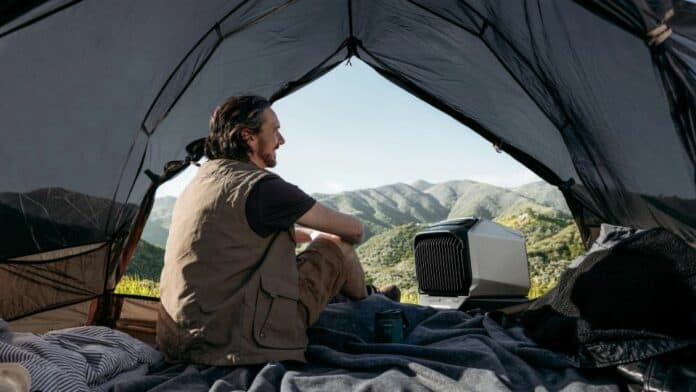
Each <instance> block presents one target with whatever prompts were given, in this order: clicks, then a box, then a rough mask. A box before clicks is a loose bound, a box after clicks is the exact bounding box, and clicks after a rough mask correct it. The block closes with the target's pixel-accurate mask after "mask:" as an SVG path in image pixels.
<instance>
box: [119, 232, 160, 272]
mask: <svg viewBox="0 0 696 392" xmlns="http://www.w3.org/2000/svg"><path fill="white" fill-rule="evenodd" d="M163 266H164V249H162V248H159V247H157V246H154V245H152V244H149V243H148V242H146V241H143V240H140V242H139V243H138V248H137V249H136V250H135V255H134V256H133V259H132V260H131V262H130V264H128V268H126V273H125V275H126V276H132V277H138V278H140V279H147V280H152V281H155V282H159V279H160V273H161V272H162V267H163Z"/></svg>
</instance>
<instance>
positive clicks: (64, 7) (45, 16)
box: [0, 0, 82, 39]
mask: <svg viewBox="0 0 696 392" xmlns="http://www.w3.org/2000/svg"><path fill="white" fill-rule="evenodd" d="M80 2H82V0H73V1H71V2H69V3H66V4H63V5H61V6H60V7H56V8H54V9H52V10H50V11H48V12H46V13H45V14H41V15H38V16H36V17H34V18H33V19H29V20H28V21H26V22H24V23H21V24H20V25H19V26H15V27H13V28H11V29H9V30H7V31H6V32H4V33H2V34H0V39H2V38H5V37H6V36H8V35H10V34H12V33H14V32H17V31H19V30H22V29H24V28H26V27H29V26H31V25H33V24H34V23H37V22H40V21H41V20H43V19H45V18H48V17H49V16H51V15H53V14H56V13H58V12H60V11H63V10H65V9H67V8H70V7H72V6H73V5H75V4H77V3H80ZM29 11H31V10H29ZM27 12H28V11H27Z"/></svg>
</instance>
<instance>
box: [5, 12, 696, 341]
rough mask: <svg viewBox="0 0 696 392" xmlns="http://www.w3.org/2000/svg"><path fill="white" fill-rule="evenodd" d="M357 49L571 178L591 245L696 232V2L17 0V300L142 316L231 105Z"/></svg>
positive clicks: (10, 118) (27, 324)
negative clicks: (147, 249) (143, 273)
mask: <svg viewBox="0 0 696 392" xmlns="http://www.w3.org/2000/svg"><path fill="white" fill-rule="evenodd" d="M352 56H355V57H357V58H359V59H361V60H362V61H364V62H365V63H367V64H368V65H369V66H371V67H372V68H373V69H375V70H376V71H377V72H379V73H380V74H381V75H383V76H384V77H386V78H387V79H389V80H390V81H392V82H393V83H395V84H396V85H398V86H400V87H402V88H403V89H405V90H406V91H408V92H410V93H411V94H414V95H415V96H417V97H419V98H421V99H422V100H423V101H424V103H426V104H430V105H433V106H434V107H436V108H438V109H439V110H441V111H443V112H444V113H446V114H448V115H450V116H452V117H453V118H454V119H456V120H458V121H460V122H461V123H462V124H465V125H467V126H468V127H470V128H471V129H473V130H474V131H476V132H477V133H478V134H480V135H481V136H483V137H484V138H486V139H488V140H489V141H491V142H492V143H493V144H494V145H495V146H496V147H497V148H499V149H501V150H503V151H505V152H507V153H508V154H510V155H511V156H512V157H514V158H515V159H517V160H518V161H519V162H521V163H523V164H524V165H526V166H527V167H529V168H530V169H531V170H533V171H534V172H535V173H537V174H538V175H539V176H541V177H542V178H543V179H545V180H546V181H547V182H549V183H551V184H553V185H555V186H557V187H558V188H559V189H560V190H561V191H562V192H563V194H564V196H565V197H566V200H567V202H568V205H569V206H570V208H571V210H572V213H573V215H574V217H575V220H576V222H577V224H578V226H579V227H580V229H581V232H582V235H583V237H584V239H585V240H586V241H587V242H589V241H591V240H592V238H593V237H594V236H596V234H597V228H598V227H599V224H600V223H601V222H607V223H611V224H616V225H623V226H631V227H640V228H648V227H656V226H660V227H665V228H667V229H669V230H670V231H672V232H674V233H676V234H677V235H679V236H681V237H682V238H684V239H685V240H686V241H688V242H690V243H691V244H692V245H693V244H696V99H695V95H694V94H695V93H694V89H696V79H695V78H696V4H692V3H690V2H684V1H676V0H675V1H670V0H663V1H648V0H614V1H611V0H576V1H571V0H556V1H539V0H528V1H523V0H518V1H510V0H466V1H461V0H439V1H426V0H381V1H372V0H333V1H325V0H295V1H293V0H256V1H249V0H207V1H205V2H194V1H185V0H152V1H119V2H112V1H107V0H84V1H81V0H48V1H46V0H33V1H19V0H17V1H8V2H4V3H3V4H2V5H0V59H2V61H0V86H1V87H0V160H1V161H2V162H3V164H2V165H1V166H0V179H2V180H0V222H1V223H2V224H1V225H0V282H2V284H1V285H0V317H2V318H3V319H6V320H13V325H14V328H18V329H27V330H35V331H41V330H46V329H51V328H59V327H64V326H71V325H80V324H83V323H85V322H89V323H98V324H106V325H113V324H114V323H117V320H120V321H119V322H120V323H122V324H123V323H126V321H127V320H131V321H132V322H131V327H132V330H138V320H141V321H142V320H145V319H147V317H149V316H147V315H148V314H150V313H148V312H147V309H145V311H141V309H140V308H139V307H143V306H144V307H147V306H149V305H148V303H147V301H142V300H139V299H135V298H130V299H126V300H124V298H123V297H119V296H115V295H113V289H114V287H115V285H116V282H117V281H118V279H119V277H120V276H121V275H122V274H123V271H124V270H125V267H126V265H127V263H128V260H129V259H130V257H131V256H132V254H133V252H134V249H135V245H136V244H137V241H138V239H139V236H140V233H141V231H142V228H143V225H144V222H145V220H146V219H147V215H148V213H149V209H150V208H151V206H152V202H153V198H154V190H155V189H156V187H157V185H159V184H160V183H161V182H162V181H165V180H166V179H168V178H170V177H171V176H173V175H175V174H176V173H177V172H178V171H180V170H181V169H182V168H184V167H185V166H186V165H187V164H188V161H187V160H186V156H187V152H186V150H185V146H186V145H187V144H188V143H189V142H191V141H192V140H194V139H197V138H200V137H203V136H205V135H206V133H207V120H208V117H209V115H210V112H211V111H212V109H213V108H214V107H215V105H216V104H217V103H219V102H220V101H221V100H222V99H224V98H225V97H227V96H230V95H235V94H240V93H254V94H259V95H264V96H268V97H272V99H273V100H277V99H280V98H282V97H285V96H287V95H288V94H291V93H292V92H294V91H296V90H298V89H300V88H301V87H302V86H304V85H306V84H307V83H310V82H312V81H313V80H315V79H317V78H319V77H321V76H322V75H323V74H325V73H327V72H329V71H331V70H332V69H333V68H334V67H335V66H337V65H338V64H340V63H342V62H343V61H345V60H346V59H350V58H351V57H352ZM308 110H312V109H311V108H308ZM150 321H152V320H151V319H150ZM122 324H121V325H122ZM143 325H145V324H143ZM142 330H143V331H150V332H151V330H148V329H147V328H146V327H142Z"/></svg>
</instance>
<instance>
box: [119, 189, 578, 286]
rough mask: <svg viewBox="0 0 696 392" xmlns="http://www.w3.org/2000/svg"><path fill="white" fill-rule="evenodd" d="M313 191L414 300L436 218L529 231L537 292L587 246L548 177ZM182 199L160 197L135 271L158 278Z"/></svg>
mask: <svg viewBox="0 0 696 392" xmlns="http://www.w3.org/2000/svg"><path fill="white" fill-rule="evenodd" d="M313 196H314V197H315V198H316V199H317V200H319V201H321V202H322V203H325V204H327V205H329V206H331V207H332V208H335V209H337V210H339V211H342V212H345V213H349V214H352V215H355V216H357V217H358V218H359V219H361V220H362V221H363V222H364V224H365V226H366V231H367V240H366V241H365V242H364V243H363V244H362V245H361V246H360V247H359V248H358V254H359V256H360V257H361V259H362V260H363V263H364V265H365V272H366V275H367V278H368V280H369V281H370V282H372V283H373V284H375V285H377V286H383V285H386V284H391V283H394V284H397V285H399V287H401V288H402V291H403V292H404V293H405V295H406V297H408V298H411V299H415V298H416V292H417V284H416V281H415V268H414V259H413V249H412V240H413V237H414V236H415V234H416V233H417V232H418V231H420V230H422V229H423V228H424V227H426V226H427V225H428V224H430V223H434V222H438V221H441V220H445V219H452V218H458V217H466V216H479V217H481V218H486V219H491V220H494V221H496V222H498V223H500V224H503V225H505V226H508V227H511V228H513V229H516V230H519V231H521V232H522V233H524V234H525V237H526V245H527V252H528V257H529V263H530V269H531V270H530V272H531V276H532V283H533V287H532V290H531V291H530V295H532V296H537V295H539V294H540V293H541V292H544V291H546V290H548V289H549V288H551V287H552V286H553V285H554V284H555V282H556V280H557V279H558V276H559V275H560V273H561V272H562V271H563V269H565V267H566V266H567V265H568V264H569V263H570V261H571V260H572V259H573V258H575V257H576V256H577V255H579V254H580V253H581V252H582V251H583V247H582V244H581V242H580V234H579V232H578V230H577V228H576V226H575V223H574V222H573V220H572V218H571V215H570V212H569V211H568V208H567V206H566V204H565V200H564V199H563V196H562V195H561V193H560V192H559V191H558V190H557V189H556V188H554V187H552V186H550V185H548V184H546V183H544V182H537V183H532V184H527V185H524V186H521V187H518V188H513V189H508V188H502V187H497V186H493V185H490V184H484V183H480V182H475V181H468V180H463V181H448V182H444V183H438V184H433V183H429V182H427V181H423V180H420V181H416V182H415V183H413V184H410V185H409V184H403V183H398V184H391V185H385V186H381V187H378V188H371V189H362V190H356V191H349V192H342V193H338V194H332V195H327V194H314V195H313ZM175 201H176V199H175V198H173V197H167V198H163V199H157V200H156V202H155V206H154V207H153V213H152V215H151V217H150V220H149V221H148V224H147V226H146V228H145V232H144V233H143V241H141V244H140V246H139V247H138V250H137V252H136V255H135V258H134V260H133V261H132V262H131V265H130V266H129V268H128V271H127V272H126V274H127V275H128V276H132V277H135V276H137V277H138V278H137V279H146V280H150V281H154V282H156V281H158V279H159V273H160V270H161V267H162V257H163V256H162V255H163V250H162V248H164V246H165V244H166V238H167V232H168V229H169V224H170V222H171V212H172V208H173V205H174V202H175ZM137 279H136V280H137ZM131 284H132V282H131ZM148 287H149V286H148Z"/></svg>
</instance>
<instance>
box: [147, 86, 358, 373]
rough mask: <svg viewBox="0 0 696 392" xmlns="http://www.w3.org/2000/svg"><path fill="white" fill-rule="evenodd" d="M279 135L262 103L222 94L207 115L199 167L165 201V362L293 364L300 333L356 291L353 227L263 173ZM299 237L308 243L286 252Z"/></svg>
mask: <svg viewBox="0 0 696 392" xmlns="http://www.w3.org/2000/svg"><path fill="white" fill-rule="evenodd" d="M279 129H280V124H279V122H278V118H277V117H276V115H275V113H274V112H273V110H272V109H271V108H270V103H269V102H268V101H267V100H265V99H264V98H262V97H257V96H238V97H231V98H229V99H228V100H227V101H225V102H224V103H223V104H222V105H220V106H219V107H218V108H217V109H215V111H214V113H213V115H212V118H211V120H210V134H209V136H208V137H207V139H206V141H205V155H206V156H207V157H208V158H209V159H210V160H209V161H208V162H206V163H204V164H202V165H201V167H200V169H199V170H198V173H197V175H196V176H195V178H194V179H193V180H192V181H191V183H190V184H189V185H188V186H187V187H186V189H185V190H184V191H183V193H182V194H181V196H180V197H179V199H178V200H177V202H176V205H175V206H174V211H173V215H172V223H171V226H170V229H169V238H168V240H167V247H166V252H165V261H164V268H163V270H162V277H161V280H160V297H161V305H162V306H161V308H160V314H159V320H158V328H157V329H158V330H157V340H158V343H159V346H160V350H161V351H162V352H163V353H164V354H165V357H166V359H167V360H169V361H171V362H193V363H200V364H207V365H223V366H227V365H241V364H256V363H264V362H267V361H270V360H298V361H304V350H305V348H306V345H307V336H306V329H307V328H308V327H309V326H310V325H312V324H313V323H314V322H315V321H316V320H317V318H318V317H319V313H320V312H321V311H322V310H323V309H324V307H325V306H326V305H327V303H328V302H329V301H330V299H331V298H333V297H334V296H336V295H337V294H339V293H340V294H342V295H345V296H347V297H349V298H351V299H361V298H364V297H365V296H366V295H367V290H366V287H365V283H364V275H363V270H362V267H361V265H360V262H359V260H358V258H357V255H356V254H355V251H354V250H353V247H352V245H355V244H357V243H359V242H360V241H361V240H362V238H363V226H362V224H361V223H360V221H358V220H357V219H356V218H354V217H352V216H350V215H346V214H343V213H340V212H337V211H334V210H332V209H330V208H327V207H326V206H324V205H322V204H321V203H318V202H316V201H315V200H314V199H313V198H311V197H310V196H308V195H307V194H305V193H304V192H302V191H301V190H300V189H299V188H297V187H296V186H294V185H292V184H289V183H287V182H285V181H283V180H282V179H281V178H280V177H279V176H277V175H275V174H273V173H271V172H269V171H266V170H265V169H266V168H271V167H274V166H275V165H276V150H277V149H278V148H279V147H280V146H281V145H283V144H284V143H285V139H284V138H283V136H282V135H281V133H280V131H279ZM295 223H299V224H300V225H302V226H305V227H306V228H309V229H313V230H308V229H294V225H295ZM310 241H311V242H310ZM298 242H310V244H309V246H308V247H307V249H306V250H305V251H304V252H303V253H301V254H300V255H298V256H297V257H296V256H295V246H296V243H298Z"/></svg>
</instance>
